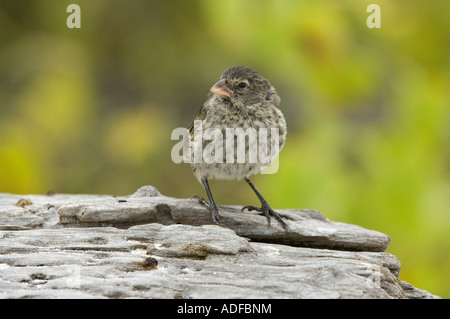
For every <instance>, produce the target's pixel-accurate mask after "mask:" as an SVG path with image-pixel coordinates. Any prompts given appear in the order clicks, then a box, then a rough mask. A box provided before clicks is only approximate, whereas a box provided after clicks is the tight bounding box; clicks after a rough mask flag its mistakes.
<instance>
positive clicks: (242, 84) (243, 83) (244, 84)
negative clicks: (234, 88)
mask: <svg viewBox="0 0 450 319" xmlns="http://www.w3.org/2000/svg"><path fill="white" fill-rule="evenodd" d="M238 86H239V87H240V88H241V89H243V88H245V87H246V86H247V83H245V82H240V83H239V84H238Z"/></svg>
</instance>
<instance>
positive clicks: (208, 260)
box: [0, 186, 435, 298]
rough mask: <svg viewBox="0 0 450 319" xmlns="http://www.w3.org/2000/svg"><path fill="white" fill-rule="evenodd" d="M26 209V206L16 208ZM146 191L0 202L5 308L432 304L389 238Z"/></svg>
mask: <svg viewBox="0 0 450 319" xmlns="http://www.w3.org/2000/svg"><path fill="white" fill-rule="evenodd" d="M21 200H22V201H21ZM240 208H241V207H233V206H221V207H220V208H219V210H220V214H221V222H222V224H223V226H217V225H214V224H213V222H212V219H211V216H210V214H209V212H208V210H207V209H206V208H205V207H203V206H202V205H201V204H199V203H198V201H197V200H195V199H177V198H171V197H167V196H163V195H161V194H160V193H159V192H158V191H157V190H156V189H155V188H154V187H152V186H145V187H142V188H140V189H139V190H138V191H137V192H136V193H135V194H133V195H130V196H123V197H114V196H106V195H101V196H96V195H64V194H56V195H52V196H46V195H12V194H0V298H26V297H31V298H125V297H131V298H434V297H435V296H433V295H432V294H430V293H428V292H426V291H423V290H420V289H417V288H414V287H413V286H411V285H409V284H408V283H405V282H402V281H400V280H398V278H397V277H398V275H399V271H400V262H399V261H398V260H397V258H395V256H393V255H391V254H388V253H385V252H384V250H385V249H386V248H387V246H388V245H389V240H390V239H389V236H387V235H385V234H382V233H379V232H376V231H372V230H367V229H364V228H362V227H359V226H355V225H349V224H344V223H338V222H332V221H329V220H328V219H326V218H325V217H324V216H323V215H322V214H321V213H319V212H317V211H314V210H294V209H282V210H277V211H278V212H279V213H280V214H281V215H282V216H284V218H285V219H286V221H287V224H288V226H289V230H288V231H287V232H286V231H284V230H283V228H282V227H281V226H280V225H279V224H278V223H277V222H276V221H275V220H273V221H272V225H271V227H270V228H269V227H267V220H266V219H265V217H263V216H260V215H257V214H254V213H248V212H244V213H241V212H240Z"/></svg>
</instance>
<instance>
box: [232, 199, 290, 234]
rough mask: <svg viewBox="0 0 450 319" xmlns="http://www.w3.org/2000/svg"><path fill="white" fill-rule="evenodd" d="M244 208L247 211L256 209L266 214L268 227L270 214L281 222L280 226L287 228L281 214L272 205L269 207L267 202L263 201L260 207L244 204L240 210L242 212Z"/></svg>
mask: <svg viewBox="0 0 450 319" xmlns="http://www.w3.org/2000/svg"><path fill="white" fill-rule="evenodd" d="M245 209H247V210H248V211H252V210H256V211H258V212H261V213H262V214H264V216H266V218H267V223H268V225H269V227H270V216H273V217H274V218H275V219H276V220H277V221H278V222H279V223H280V224H281V226H283V229H284V230H288V225H287V224H286V223H285V222H284V220H283V218H281V216H280V215H279V214H278V213H277V212H276V211H274V210H273V209H272V207H270V205H269V204H267V203H263V204H262V206H261V207H256V206H251V205H248V206H244V207H242V209H241V212H243V211H244V210H245Z"/></svg>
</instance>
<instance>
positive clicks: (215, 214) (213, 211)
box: [191, 195, 220, 225]
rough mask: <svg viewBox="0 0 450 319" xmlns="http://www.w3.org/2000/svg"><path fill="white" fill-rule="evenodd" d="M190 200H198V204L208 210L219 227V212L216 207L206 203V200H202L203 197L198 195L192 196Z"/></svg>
mask: <svg viewBox="0 0 450 319" xmlns="http://www.w3.org/2000/svg"><path fill="white" fill-rule="evenodd" d="M191 198H196V199H198V202H199V203H200V204H202V205H204V206H206V208H208V210H209V211H210V212H211V215H212V219H213V220H214V222H215V223H216V224H217V225H220V219H219V210H218V208H217V206H215V205H211V204H210V203H208V201H207V200H206V199H204V198H203V197H201V196H199V195H194V196H192V197H191Z"/></svg>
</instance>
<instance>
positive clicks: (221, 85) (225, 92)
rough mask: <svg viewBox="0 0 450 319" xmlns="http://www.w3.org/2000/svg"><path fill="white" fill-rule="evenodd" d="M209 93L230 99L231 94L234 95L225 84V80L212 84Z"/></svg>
mask: <svg viewBox="0 0 450 319" xmlns="http://www.w3.org/2000/svg"><path fill="white" fill-rule="evenodd" d="M210 91H211V92H213V93H215V94H217V95H220V96H226V97H231V94H233V93H234V92H233V91H232V90H230V88H229V87H228V86H227V84H226V83H225V79H223V80H220V81H219V82H217V83H216V84H214V85H213V87H212V88H211V89H210Z"/></svg>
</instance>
